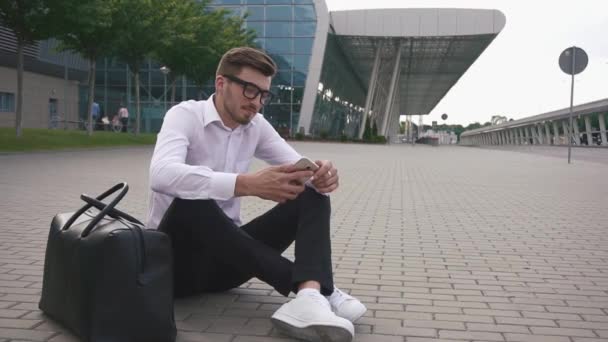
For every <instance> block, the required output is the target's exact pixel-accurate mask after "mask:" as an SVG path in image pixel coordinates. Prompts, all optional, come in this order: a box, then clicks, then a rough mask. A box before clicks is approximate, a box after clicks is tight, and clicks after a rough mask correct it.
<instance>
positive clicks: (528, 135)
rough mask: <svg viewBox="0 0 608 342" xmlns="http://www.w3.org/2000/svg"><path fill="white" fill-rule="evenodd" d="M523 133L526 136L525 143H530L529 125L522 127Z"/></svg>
mask: <svg viewBox="0 0 608 342" xmlns="http://www.w3.org/2000/svg"><path fill="white" fill-rule="evenodd" d="M524 133H525V136H526V145H530V127H529V126H526V127H524Z"/></svg>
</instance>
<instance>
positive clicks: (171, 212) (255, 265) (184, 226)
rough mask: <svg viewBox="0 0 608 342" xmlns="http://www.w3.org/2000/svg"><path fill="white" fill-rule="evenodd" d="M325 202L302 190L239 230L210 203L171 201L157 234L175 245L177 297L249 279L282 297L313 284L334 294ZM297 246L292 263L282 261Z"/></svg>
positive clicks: (329, 210)
mask: <svg viewBox="0 0 608 342" xmlns="http://www.w3.org/2000/svg"><path fill="white" fill-rule="evenodd" d="M330 213H331V206H330V200H329V197H327V196H323V195H321V194H318V193H317V192H316V191H314V190H312V189H309V188H306V190H304V191H303V192H302V193H301V194H300V195H299V196H298V197H297V198H296V199H294V200H292V201H287V202H286V203H281V204H278V205H277V206H275V207H274V208H273V209H271V210H269V211H268V212H266V213H265V214H264V215H262V216H259V217H257V218H255V219H254V220H252V221H251V222H249V223H247V224H245V225H243V226H242V227H238V226H237V225H235V224H234V222H233V221H232V220H231V219H230V218H229V217H228V216H226V214H225V213H224V212H223V211H222V209H221V208H220V207H219V206H218V205H217V203H216V202H215V201H214V200H184V199H179V198H176V199H174V200H173V202H172V203H171V205H170V206H169V208H168V209H167V212H166V213H165V215H164V217H163V219H162V220H161V222H160V224H159V227H158V229H159V230H160V231H163V232H165V233H167V234H168V235H169V237H170V238H171V242H172V245H173V263H174V268H173V272H174V289H175V296H176V297H185V296H190V295H194V294H197V293H201V292H217V291H225V290H228V289H231V288H234V287H238V286H240V285H241V284H243V283H245V282H247V281H248V280H249V279H251V278H253V277H257V278H258V279H260V280H262V281H264V282H266V283H268V284H269V285H271V286H272V287H274V288H275V289H276V290H277V291H278V292H279V293H281V294H283V295H284V296H287V295H289V292H294V293H295V292H296V291H297V286H298V284H299V283H301V282H303V281H307V280H316V281H318V282H319V283H320V284H321V293H322V294H324V295H330V294H331V293H332V292H333V289H334V286H333V274H332V264H331V243H330V228H329V225H330V224H329V223H330ZM294 241H295V243H296V245H295V261H293V262H292V261H290V260H289V259H287V258H285V257H283V256H281V253H283V252H284V251H285V250H286V249H287V247H289V246H290V245H291V244H292V243H293V242H294Z"/></svg>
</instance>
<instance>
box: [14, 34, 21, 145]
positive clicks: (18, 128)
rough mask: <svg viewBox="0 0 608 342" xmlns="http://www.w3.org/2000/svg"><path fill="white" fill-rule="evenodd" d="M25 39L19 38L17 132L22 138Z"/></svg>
mask: <svg viewBox="0 0 608 342" xmlns="http://www.w3.org/2000/svg"><path fill="white" fill-rule="evenodd" d="M22 111H23V39H21V38H19V37H17V107H16V108H15V131H16V133H17V137H21V134H22V132H21V131H22V126H23V115H22Z"/></svg>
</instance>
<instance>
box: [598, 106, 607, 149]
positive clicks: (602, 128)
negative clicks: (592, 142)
mask: <svg viewBox="0 0 608 342" xmlns="http://www.w3.org/2000/svg"><path fill="white" fill-rule="evenodd" d="M598 115H599V117H598V119H599V120H600V135H601V136H602V145H604V146H606V145H608V139H606V118H605V116H606V114H605V113H599V114H598Z"/></svg>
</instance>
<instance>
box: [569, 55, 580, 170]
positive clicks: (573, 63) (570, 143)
mask: <svg viewBox="0 0 608 342" xmlns="http://www.w3.org/2000/svg"><path fill="white" fill-rule="evenodd" d="M571 49H572V70H574V66H575V63H576V51H575V50H574V46H573V47H572V48H571ZM573 104H574V72H573V73H572V77H571V78H570V113H569V115H568V118H569V120H570V125H569V127H570V129H568V131H569V132H568V164H570V155H571V154H572V138H573V134H572V132H573V131H574V127H572V122H573V120H572V106H573ZM577 124H578V122H577Z"/></svg>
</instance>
